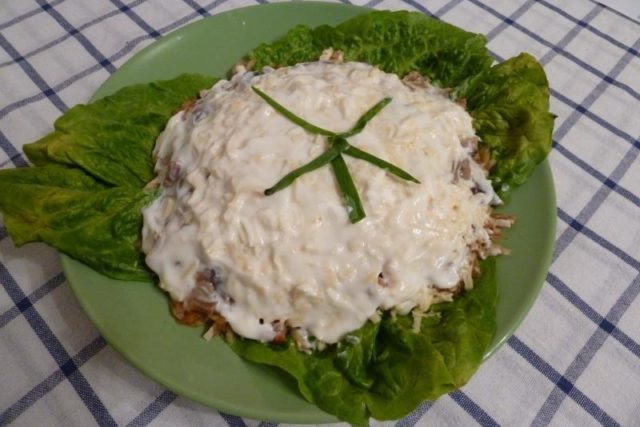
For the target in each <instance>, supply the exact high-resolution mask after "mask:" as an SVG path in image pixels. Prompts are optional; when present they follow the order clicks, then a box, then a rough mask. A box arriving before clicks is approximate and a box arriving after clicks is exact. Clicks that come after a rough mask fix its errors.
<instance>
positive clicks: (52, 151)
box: [0, 74, 215, 280]
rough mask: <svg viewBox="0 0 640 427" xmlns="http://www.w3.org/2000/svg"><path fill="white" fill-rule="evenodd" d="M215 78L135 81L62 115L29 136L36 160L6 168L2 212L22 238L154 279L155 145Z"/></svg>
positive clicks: (112, 273)
mask: <svg viewBox="0 0 640 427" xmlns="http://www.w3.org/2000/svg"><path fill="white" fill-rule="evenodd" d="M214 81H215V79H213V78H212V77H206V76H201V75H198V74H185V75H182V76H179V77H177V78H175V79H173V80H167V81H161V82H155V83H149V84H144V85H135V86H131V87H128V88H124V89H122V90H120V91H118V92H117V93H115V94H114V95H112V96H108V97H106V98H103V99H101V100H99V101H97V102H94V103H93V104H89V105H79V106H76V107H74V108H72V109H70V110H69V111H67V112H66V113H65V114H64V115H63V116H62V117H60V118H59V119H58V120H56V123H55V131H54V132H52V133H50V134H49V135H47V136H45V137H44V138H42V139H41V140H39V141H37V142H35V143H32V144H27V145H25V147H24V150H25V153H26V154H27V156H28V157H29V160H31V161H32V162H33V163H34V164H36V165H37V166H36V167H29V168H20V169H8V170H1V171H0V212H2V214H3V217H4V221H5V224H6V227H7V230H8V232H9V234H10V235H11V237H12V238H13V241H14V242H15V243H16V245H23V244H25V243H29V242H37V241H39V242H45V243H47V244H49V245H51V246H53V247H55V248H57V249H58V250H60V251H61V252H64V253H65V254H67V255H69V256H71V257H73V258H75V259H77V260H79V261H82V262H83V263H85V264H87V265H88V266H90V267H92V268H93V269H95V270H96V271H99V272H100V273H102V274H105V275H107V276H109V277H112V278H115V279H121V280H150V279H151V274H150V271H149V270H148V269H147V267H146V265H145V263H144V255H143V254H142V252H141V248H140V229H141V227H142V216H141V210H142V208H143V207H144V206H145V205H146V204H148V203H150V202H151V201H152V200H153V199H154V198H155V197H156V195H157V193H156V191H153V190H144V189H143V187H144V185H145V184H146V183H147V182H148V181H150V180H151V179H152V178H153V163H152V158H151V152H152V149H153V146H154V143H155V139H156V137H157V136H158V134H159V133H160V131H161V130H162V129H163V127H164V125H165V124H166V122H167V120H168V119H169V117H170V116H171V115H172V114H173V113H175V112H176V111H177V110H178V109H179V108H180V106H181V105H182V104H183V103H184V102H185V101H186V100H189V99H193V98H194V97H196V96H197V94H198V91H200V90H202V89H207V88H209V87H210V86H211V85H212V84H213V83H214Z"/></svg>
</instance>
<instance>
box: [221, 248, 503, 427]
mask: <svg viewBox="0 0 640 427" xmlns="http://www.w3.org/2000/svg"><path fill="white" fill-rule="evenodd" d="M480 268H481V270H482V276H481V277H480V278H479V279H478V280H477V281H476V283H475V285H474V288H473V290H472V291H470V292H463V293H462V294H461V295H459V296H458V297H456V298H455V299H454V301H453V302H451V303H442V304H437V305H435V306H433V307H432V309H431V310H430V312H429V315H428V316H427V317H425V318H423V319H422V324H421V329H420V332H419V333H415V332H413V330H412V326H413V319H412V318H410V317H409V316H397V317H395V318H394V317H392V316H389V315H385V316H384V317H383V318H382V320H381V321H380V322H379V323H377V324H374V323H370V322H369V323H367V324H366V325H364V326H363V327H362V328H360V329H359V330H357V331H354V332H352V333H350V334H349V335H347V336H346V337H345V338H344V339H343V340H342V341H341V342H340V343H338V344H337V345H335V346H331V347H329V348H328V349H326V350H324V351H322V352H314V353H312V354H307V353H302V352H300V351H298V350H297V349H296V346H295V344H294V342H293V340H292V339H289V340H288V341H287V342H286V343H285V344H281V345H278V344H265V343H260V342H257V341H254V340H249V339H243V338H237V337H236V338H235V339H233V340H229V341H228V342H229V345H230V347H231V348H232V349H233V351H235V352H236V353H237V354H239V355H240V356H242V357H243V358H245V359H247V360H250V361H252V362H256V363H262V364H266V365H270V366H275V367H277V368H280V369H282V370H284V371H285V372H287V373H288V374H290V375H291V376H293V377H294V378H295V379H296V381H297V382H298V386H299V388H300V392H301V393H302V395H303V396H304V397H305V398H306V399H307V400H309V401H311V402H313V403H315V404H316V405H317V406H318V407H320V408H321V409H323V410H324V411H326V412H329V413H331V414H334V415H336V416H337V417H338V418H340V419H341V420H344V421H347V422H350V423H354V424H366V423H367V420H368V419H369V417H371V416H372V417H374V418H376V419H379V420H387V419H397V418H401V417H403V416H404V415H406V414H407V413H409V412H410V411H411V410H413V409H414V408H415V407H416V406H417V405H419V404H420V403H421V402H423V401H424V400H429V399H435V398H437V397H439V396H441V395H442V394H444V393H448V392H451V391H453V390H455V389H457V388H459V387H461V386H463V385H464V384H465V383H466V382H467V381H468V380H469V378H470V377H471V376H472V375H473V374H474V373H475V371H476V370H477V369H478V367H479V366H480V363H481V362H482V358H483V356H484V353H485V350H486V348H487V347H488V346H489V344H490V343H491V340H492V338H493V334H494V331H495V322H496V319H495V309H496V293H497V284H496V279H495V259H494V258H490V259H488V260H485V261H483V262H482V263H481V265H480Z"/></svg>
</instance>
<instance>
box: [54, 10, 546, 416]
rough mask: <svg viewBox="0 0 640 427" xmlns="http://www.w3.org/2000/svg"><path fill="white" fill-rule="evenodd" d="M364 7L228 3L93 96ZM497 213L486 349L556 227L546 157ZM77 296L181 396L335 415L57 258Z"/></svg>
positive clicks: (216, 59) (117, 286) (152, 298)
mask: <svg viewBox="0 0 640 427" xmlns="http://www.w3.org/2000/svg"><path fill="white" fill-rule="evenodd" d="M366 12H367V9H364V8H359V7H355V6H345V5H340V4H327V3H307V2H305V3H280V4H270V5H263V6H254V7H248V8H244V9H236V10H233V11H230V12H226V13H222V14H220V15H216V16H213V17H210V18H206V19H202V20H200V21H198V22H195V23H193V24H190V25H188V26H186V27H184V28H181V29H179V30H177V31H175V32H173V33H171V34H169V35H168V36H166V37H163V38H162V39H161V40H159V41H157V42H155V43H153V44H152V45H150V46H148V47H147V48H145V49H144V50H142V51H141V52H140V53H138V54H137V55H135V56H134V57H133V58H131V59H130V60H129V61H128V62H127V63H126V64H124V65H123V66H122V67H121V68H120V70H118V71H117V72H116V73H114V74H113V75H112V76H111V77H110V78H109V79H108V80H107V81H106V82H105V83H104V84H103V85H102V87H100V89H99V90H98V91H97V92H96V93H95V95H94V96H93V98H92V99H93V100H95V99H98V98H100V97H103V96H105V95H108V94H111V93H113V92H115V91H116V90H118V89H119V88H121V87H123V86H127V85H131V84H134V83H143V82H149V81H153V80H158V79H168V78H172V77H175V76H176V75H178V74H180V73H183V72H200V73H205V74H210V75H216V76H223V75H225V73H226V72H227V71H228V70H229V68H230V67H231V66H232V65H233V64H234V63H235V62H236V61H237V60H238V59H239V58H240V57H241V56H243V55H244V54H245V53H246V52H248V51H249V50H250V49H251V48H253V47H255V46H257V45H258V44H259V43H261V42H269V41H272V40H274V39H276V38H277V37H279V36H281V35H283V34H284V33H285V32H286V31H287V30H288V29H289V28H291V27H293V26H294V25H295V24H306V25H309V26H317V25H319V24H338V23H340V22H341V21H344V20H346V19H348V18H351V17H353V16H356V15H359V14H362V13H366ZM503 210H504V211H505V212H509V213H512V214H515V215H516V216H517V218H518V219H517V224H516V226H515V227H514V228H513V229H512V230H511V231H510V232H509V234H508V236H507V238H506V241H505V245H506V246H507V247H509V248H511V250H512V254H511V255H510V256H508V257H502V258H500V260H499V262H498V283H499V292H500V296H499V298H500V299H499V303H498V331H497V334H496V337H495V339H494V342H493V344H492V345H491V348H490V349H489V350H488V352H487V355H486V356H487V357H488V356H489V355H491V354H492V353H493V352H494V351H495V350H496V349H497V348H498V347H499V346H500V345H501V344H502V343H503V342H504V341H505V340H506V339H507V338H508V337H509V336H510V335H511V334H512V333H513V332H514V331H515V329H516V328H517V327H518V325H519V324H520V322H521V321H522V319H523V318H524V317H525V315H526V314H527V312H528V311H529V308H530V307H531V305H532V304H533V302H534V300H535V299H536V296H537V295H538V292H539V291H540V288H541V286H542V284H543V283H544V278H545V276H546V273H547V269H548V267H549V263H550V260H551V254H552V250H553V241H554V235H555V217H556V203H555V194H554V189H553V179H552V176H551V171H550V168H549V165H548V163H547V162H546V161H545V162H544V163H542V164H541V165H540V166H539V167H538V168H537V169H536V171H535V173H534V175H533V176H532V177H531V179H529V181H528V182H527V184H526V185H524V186H523V187H521V188H518V190H517V191H515V192H514V193H513V197H512V200H511V202H510V203H509V205H508V206H507V207H506V208H504V209H503ZM62 265H63V267H64V271H65V273H66V275H67V278H68V280H69V283H70V284H71V287H72V288H73V291H74V292H75V294H76V296H77V297H78V300H79V301H80V304H81V305H82V307H83V309H84V310H85V312H86V313H87V315H88V316H89V318H90V319H91V321H92V322H93V323H94V324H95V325H96V327H97V328H98V330H99V331H100V332H101V333H102V335H103V336H104V338H105V339H106V340H107V341H108V342H109V344H111V346H112V347H114V348H115V349H116V350H117V351H119V352H120V353H121V354H122V355H123V356H124V357H125V358H126V359H127V360H128V361H129V362H131V363H132V364H133V365H134V366H136V367H137V368H138V369H140V370H141V371H142V372H144V373H145V374H146V375H148V376H149V377H151V378H153V379H154V380H156V381H158V382H159V383H161V384H162V385H164V386H166V387H167V388H169V389H171V390H173V391H174V392H176V393H178V394H181V395H183V396H186V397H189V398H191V399H193V400H196V401H198V402H201V403H203V404H205V405H208V406H211V407H213V408H215V409H218V410H221V411H224V412H227V413H231V414H236V415H240V416H245V417H250V418H256V419H263V420H271V421H277V422H292V423H295V422H298V423H299V422H303V423H319V422H332V421H336V419H335V418H334V417H333V416H331V415H328V414H326V413H325V412H323V411H321V410H320V409H318V408H316V407H315V406H314V405H311V404H309V403H307V402H306V401H305V400H303V398H302V397H301V396H300V395H299V393H298V392H297V388H296V386H295V382H294V381H293V380H292V379H290V378H289V377H288V376H286V375H285V374H283V373H280V372H279V371H276V370H274V369H273V368H268V367H264V366H257V365H253V364H251V363H247V362H244V361H243V360H241V359H240V358H238V357H237V356H236V355H235V354H234V353H232V352H231V350H229V349H228V348H227V347H226V346H225V344H224V343H223V342H222V341H220V340H213V341H212V342H206V341H205V340H203V339H201V334H202V332H203V331H202V330H201V329H199V328H189V327H186V326H180V325H178V324H177V323H176V322H175V321H174V320H173V318H172V317H171V315H170V313H169V310H168V300H167V298H166V297H165V295H164V294H163V293H162V292H161V291H159V290H158V289H157V288H156V287H154V286H153V285H152V284H150V283H130V282H123V281H116V280H111V279H108V278H106V277H104V276H102V275H100V274H98V273H96V272H95V271H93V270H91V269H89V268H88V267H86V266H85V265H83V264H81V263H79V262H77V261H74V260H72V259H70V258H68V257H65V256H63V257H62Z"/></svg>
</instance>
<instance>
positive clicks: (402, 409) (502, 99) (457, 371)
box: [0, 12, 553, 423]
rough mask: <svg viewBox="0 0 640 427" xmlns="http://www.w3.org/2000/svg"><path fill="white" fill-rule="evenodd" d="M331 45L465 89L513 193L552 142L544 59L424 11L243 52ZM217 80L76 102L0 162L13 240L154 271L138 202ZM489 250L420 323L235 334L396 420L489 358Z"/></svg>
mask: <svg viewBox="0 0 640 427" xmlns="http://www.w3.org/2000/svg"><path fill="white" fill-rule="evenodd" d="M327 47H333V48H334V49H336V50H339V51H341V52H343V54H344V57H345V60H349V61H360V62H364V63H369V64H373V65H376V66H378V67H380V69H382V70H384V71H386V72H392V73H395V74H397V75H399V76H401V77H404V76H406V75H407V74H409V73H410V72H412V71H414V72H418V73H419V74H420V75H422V76H425V77H426V78H428V79H429V80H430V81H431V82H432V83H433V84H434V85H436V86H438V87H440V88H442V89H450V97H451V98H452V99H454V100H457V101H461V100H462V99H464V100H465V101H466V105H467V108H468V110H469V112H470V114H471V116H472V118H473V126H474V128H475V131H476V133H477V134H478V136H479V137H480V139H481V140H480V149H484V150H485V152H486V153H487V154H488V156H489V158H490V159H491V161H492V163H493V166H492V168H491V170H490V171H491V173H490V178H491V180H492V183H493V185H494V189H495V191H496V192H497V194H498V195H499V196H500V197H501V198H502V199H508V194H509V192H510V191H511V189H512V188H514V187H515V186H517V185H519V184H521V183H522V182H524V180H526V178H527V176H528V175H529V174H530V173H531V171H532V170H533V168H534V167H535V165H536V164H537V163H538V162H540V161H541V160H542V159H543V158H544V156H545V155H546V153H547V152H548V150H549V147H550V134H551V129H552V125H553V116H552V115H551V114H549V112H548V87H547V82H546V78H545V76H544V72H543V71H542V69H541V67H540V66H539V65H538V64H537V62H536V61H535V60H534V59H533V58H531V57H530V56H528V55H526V54H523V55H520V56H518V57H516V58H512V59H511V60H508V61H505V62H504V63H502V64H498V65H495V66H493V67H492V66H491V63H492V60H491V58H490V57H489V56H488V54H487V52H486V48H485V47H484V39H483V37H481V36H477V35H473V34H469V33H466V32H464V31H462V30H459V29H457V28H455V27H452V26H450V25H447V24H444V23H441V22H438V21H434V20H430V19H428V18H425V17H424V16H422V15H419V14H410V13H404V12H400V13H390V12H374V13H371V14H368V15H364V16H362V17H358V18H355V19H352V20H350V21H347V22H345V23H344V24H341V25H339V26H338V27H336V28H330V27H326V26H323V27H319V28H316V29H309V28H304V27H298V28H296V29H294V30H292V31H291V32H290V33H289V34H288V35H287V36H285V37H284V38H283V39H281V40H279V41H277V42H276V43H273V44H270V45H262V46H259V47H258V48H256V49H255V50H254V51H252V52H250V53H249V55H248V57H247V62H246V64H247V65H249V64H250V65H251V66H252V68H253V69H254V70H261V69H262V68H264V67H265V66H280V67H282V66H288V65H294V64H298V63H303V62H308V61H313V60H315V59H317V58H318V57H319V56H320V54H321V53H322V51H323V50H324V49H325V48H327ZM213 83H214V79H212V78H208V77H204V76H197V75H185V76H181V77H179V78H177V79H175V80H172V81H167V82H157V83H154V84H150V85H139V86H134V87H131V88H127V89H124V90H122V91H121V92H119V93H117V94H115V95H114V96H112V97H109V98H106V99H104V100H101V101H98V102H96V103H94V104H90V105H87V106H78V107H75V108H73V109H71V110H70V111H69V112H68V113H66V114H65V115H64V116H63V117H62V118H61V119H59V120H58V121H57V122H56V125H55V126H56V131H55V132H53V133H52V134H50V135H48V136H47V137H45V138H43V139H42V140H41V141H38V142H36V143H34V144H31V145H28V146H26V147H25V152H26V154H27V155H28V156H29V158H30V160H31V161H32V162H33V163H34V164H35V165H36V167H34V168H28V169H21V170H8V171H3V172H2V173H1V174H0V190H1V191H0V209H1V210H2V211H3V214H4V218H5V222H6V225H7V229H8V230H9V232H10V233H11V235H12V237H13V238H14V241H15V242H16V243H18V244H22V243H26V242H29V241H34V240H42V241H45V242H47V243H49V244H51V245H53V246H55V247H57V248H59V249H60V250H61V251H63V252H66V253H68V254H69V255H71V256H73V257H75V258H77V259H80V260H82V261H83V262H85V263H87V264H88V265H90V266H92V267H93V268H94V269H96V270H98V271H101V272H103V273H104V274H107V275H109V276H111V277H115V278H122V279H134V280H145V279H146V280H148V278H149V271H148V269H147V268H146V266H145V263H144V259H143V256H142V254H141V251H140V228H141V225H142V217H141V213H140V212H141V209H142V207H144V206H147V205H148V204H149V203H150V202H152V201H153V200H156V198H157V197H158V191H157V190H156V189H154V188H148V187H147V184H148V183H149V182H150V181H152V179H153V178H154V174H153V159H152V156H151V151H152V149H153V146H154V143H155V139H156V137H157V135H158V134H159V133H160V132H161V130H162V129H163V128H164V126H165V124H166V121H167V120H168V118H169V117H170V116H171V115H172V113H174V112H175V111H176V110H178V109H180V107H181V105H182V104H183V103H184V102H185V101H187V100H190V99H193V98H194V97H195V95H196V94H197V93H198V91H200V90H202V89H206V88H208V87H210V86H211V85H212V84H213ZM491 260H492V259H491V258H488V259H487V260H486V261H483V262H482V263H481V264H480V268H481V270H482V276H481V277H480V278H479V279H477V280H476V281H475V283H474V289H473V290H472V291H469V292H462V293H461V294H460V295H459V296H458V297H456V298H455V299H454V301H453V302H452V303H443V304H438V305H435V306H432V307H431V310H430V311H429V313H431V315H429V316H425V317H424V318H422V319H421V325H420V326H421V327H420V328H419V332H418V333H416V332H414V327H413V326H414V325H413V319H411V318H410V317H408V316H395V317H394V316H392V315H391V314H389V313H383V315H382V316H381V319H380V321H379V322H375V323H374V322H369V323H367V324H365V325H364V326H363V327H362V328H360V329H358V330H357V331H355V332H353V333H351V335H350V336H352V337H355V338H350V339H348V340H342V341H340V342H339V343H338V344H336V345H333V346H330V347H328V348H327V349H325V350H324V351H321V352H312V353H304V352H300V351H298V349H297V348H296V346H295V343H293V342H292V341H291V340H287V341H285V342H282V343H278V344H265V343H262V342H259V341H254V340H248V339H242V338H238V337H236V339H234V340H233V341H230V342H229V345H230V346H231V348H233V349H234V351H236V352H237V353H238V354H240V355H241V356H243V357H245V358H247V359H248V360H252V361H256V362H259V363H266V364H271V365H275V366H278V367H280V368H282V369H285V370H286V371H288V372H289V373H291V374H292V375H293V376H294V377H295V378H296V379H297V381H298V385H299V387H300V391H301V393H302V394H303V396H305V397H306V398H307V399H308V400H310V401H312V402H314V403H315V404H317V405H318V406H319V407H321V408H322V409H324V410H326V411H328V412H331V413H334V414H336V415H337V416H338V417H340V418H341V419H344V420H347V421H350V422H354V423H363V422H365V421H366V419H367V418H368V417H369V416H373V417H375V418H378V419H390V418H398V417H401V416H402V415H404V414H406V413H407V412H408V411H410V410H411V409H413V407H415V406H416V405H417V404H419V403H420V402H421V401H422V400H425V399H432V398H435V397H437V396H439V395H440V394H442V393H445V392H448V391H451V390H453V389H455V388H457V387H459V386H461V385H462V384H464V383H465V382H466V381H467V380H468V378H469V377H470V376H471V375H472V374H473V372H475V370H476V369H477V367H478V366H479V364H480V362H481V360H482V356H483V354H484V351H485V349H486V347H487V345H488V344H489V343H490V341H491V338H492V335H493V331H494V329H495V297H496V296H495V292H496V288H495V281H494V280H493V277H492V271H493V270H492V269H493V266H492V261H491Z"/></svg>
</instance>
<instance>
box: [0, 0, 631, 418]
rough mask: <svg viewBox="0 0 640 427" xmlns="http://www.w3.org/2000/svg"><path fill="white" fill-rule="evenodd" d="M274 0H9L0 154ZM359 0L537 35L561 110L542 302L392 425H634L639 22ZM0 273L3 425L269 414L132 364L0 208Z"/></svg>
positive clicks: (0, 157) (504, 43) (563, 12)
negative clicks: (216, 400)
mask: <svg viewBox="0 0 640 427" xmlns="http://www.w3.org/2000/svg"><path fill="white" fill-rule="evenodd" d="M264 2H265V0H259V1H257V2H255V3H254V2H253V1H251V0H213V1H209V0H180V1H178V0H147V1H145V0H134V1H126V0H110V1H107V0H51V1H46V0H30V1H22V0H8V1H7V0H5V1H3V2H2V3H0V167H2V168H9V167H21V166H25V165H26V164H27V163H26V160H25V157H24V155H23V154H22V152H21V147H22V145H23V144H25V143H28V142H31V141H33V140H35V139H37V138H39V137H41V136H42V135H44V134H46V133H47V132H49V131H50V130H51V126H52V122H53V121H54V119H56V117H58V116H59V115H60V114H61V113H63V112H64V111H65V110H67V109H68V108H69V107H70V106H73V105H75V104H77V103H81V102H85V101H86V100H87V99H88V98H89V97H90V95H91V94H92V93H93V92H94V91H95V90H96V88H97V87H98V86H99V85H100V84H101V83H102V82H103V81H104V80H105V79H106V78H107V77H109V75H110V74H111V73H113V72H114V71H115V70H117V69H118V67H119V66H121V65H122V64H123V63H124V62H126V61H127V59H128V58H130V57H131V56H132V55H134V54H135V53H136V52H138V51H139V50H140V49H141V48H143V47H144V46H146V45H148V44H150V43H152V42H153V41H154V40H155V39H158V38H159V37H162V36H163V35H165V34H167V33H169V32H171V31H172V30H174V29H176V28H179V27H181V26H184V25H186V24H188V23H190V22H193V21H197V20H199V19H203V18H204V17H206V16H207V15H210V14H217V13H221V12H224V11H227V10H230V9H234V8H238V7H243V6H248V5H253V4H256V3H264ZM345 2H348V0H345ZM354 4H358V5H364V6H368V7H372V8H376V9H392V10H395V9H408V10H415V11H419V12H422V13H425V14H428V15H433V16H436V17H438V18H440V19H443V20H445V21H448V22H450V23H452V24H455V25H458V26H460V27H462V28H465V29H467V30H469V31H474V32H479V33H483V34H486V35H487V37H488V39H489V44H488V45H489V48H490V50H491V52H492V53H493V54H494V55H495V57H496V58H498V59H499V58H506V57H511V56H514V55H515V54H517V53H519V52H521V51H527V52H530V53H532V54H533V55H535V56H536V57H537V58H539V60H540V61H541V62H542V63H543V64H544V67H545V69H546V72H547V74H548V76H549V80H550V85H551V109H552V111H553V112H554V113H555V114H557V115H558V118H557V120H556V126H555V131H554V134H553V140H554V142H553V150H552V152H551V154H550V157H549V159H550V163H551V167H552V170H553V174H554V177H555V185H556V192H557V200H558V209H557V215H558V222H557V232H556V233H557V234H556V236H557V241H556V249H555V253H554V256H553V263H552V265H551V268H550V271H549V274H548V276H547V279H546V283H545V286H544V287H543V289H542V292H541V294H540V296H539V298H538V300H537V302H536V303H535V305H534V306H533V309H532V310H531V312H530V313H529V315H528V317H527V318H526V320H525V321H524V323H523V324H522V325H521V327H520V328H519V329H518V330H517V333H516V334H515V335H514V336H512V337H511V338H510V339H509V340H508V342H507V344H506V345H504V346H503V347H502V348H501V349H500V350H499V351H498V352H497V353H496V354H495V355H494V356H493V357H492V358H490V359H489V360H488V361H487V362H486V363H484V364H483V366H482V367H481V369H480V370H479V371H478V373H477V374H476V375H475V376H474V377H473V378H472V380H471V381H470V382H469V383H468V384H467V385H465V386H464V387H462V389H460V390H458V391H456V392H454V393H451V394H449V395H446V396H443V397H442V398H440V399H438V400H437V401H435V402H431V403H424V404H423V405H421V406H420V407H419V408H418V409H417V410H416V411H415V412H413V413H412V414H410V415H409V416H407V417H406V418H405V419H403V420H400V421H398V423H397V425H399V426H411V425H415V424H420V425H457V426H459V425H476V424H480V425H507V426H520V425H535V426H541V425H549V424H550V425H559V426H564V425H581V426H589V425H599V424H602V425H609V426H614V425H625V426H632V425H640V328H639V323H640V300H639V299H638V298H637V297H638V294H639V293H640V261H639V258H640V245H639V244H638V242H640V220H639V219H640V162H638V160H637V157H638V154H639V153H640V139H639V137H640V114H639V112H640V54H639V53H638V52H639V50H640V38H639V37H640V25H639V24H638V23H637V22H634V21H632V20H631V19H629V18H626V17H624V16H623V15H621V14H619V13H617V12H614V11H613V10H610V9H608V8H606V7H604V6H602V5H599V4H597V3H594V2H591V1H589V0H576V1H571V2H569V1H554V0H540V1H530V0H528V1H510V0H500V1H499V0H490V1H489V0H487V1H481V0H433V1H424V0H403V1H399V0H371V1H369V2H364V1H356V2H354ZM532 256H535V255H532ZM0 284H1V285H2V286H1V288H0V378H1V381H0V424H1V425H5V424H15V425H33V426H36V425H37V426H40V425H94V424H100V425H147V424H153V425H222V426H225V425H230V426H243V425H250V426H256V425H273V424H272V423H266V422H262V421H260V420H249V419H243V418H240V417H237V416H234V415H228V414H223V413H218V412H216V411H215V410H213V409H210V408H207V407H204V406H201V405H199V404H197V403H194V402H192V401H190V400H188V399H186V398H182V397H179V396H177V395H176V394H174V393H173V392H171V391H168V390H166V389H164V388H163V387H162V386H160V385H159V384H157V383H156V382H154V381H153V380H151V379H149V378H147V377H145V376H144V375H143V374H141V373H140V372H138V371H137V370H136V369H134V368H133V367H131V366H130V365H129V364H128V363H127V362H126V361H125V360H124V359H123V358H122V357H121V356H120V355H119V354H118V353H117V352H116V351H115V350H113V349H112V348H111V347H110V346H109V345H108V344H107V343H106V342H105V340H104V339H103V338H102V337H101V336H100V335H99V333H98V332H97V330H96V329H95V328H94V327H93V326H92V324H91V323H90V322H89V320H88V319H87V317H86V315H85V314H84V313H83V311H82V309H81V308H80V306H79V304H78V302H77V300H76V299H75V298H74V297H73V294H72V292H71V290H70V288H69V286H68V285H67V284H66V283H65V276H64V274H63V272H62V269H61V266H60V263H59V259H58V255H57V253H56V251H54V250H52V249H50V248H48V247H46V246H44V245H41V244H31V245H27V246H25V247H22V248H16V247H15V246H14V244H13V243H12V241H11V239H10V238H9V237H8V236H7V232H6V229H5V228H4V227H3V226H2V223H1V222H0ZM386 424H394V423H385V425H386Z"/></svg>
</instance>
